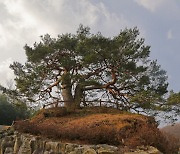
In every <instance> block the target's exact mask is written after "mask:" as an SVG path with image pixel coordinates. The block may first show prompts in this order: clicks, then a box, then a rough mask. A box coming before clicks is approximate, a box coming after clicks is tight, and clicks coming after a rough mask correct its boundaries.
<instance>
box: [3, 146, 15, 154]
mask: <svg viewBox="0 0 180 154" xmlns="http://www.w3.org/2000/svg"><path fill="white" fill-rule="evenodd" d="M12 153H13V148H12V147H7V148H6V150H5V151H4V154H12Z"/></svg>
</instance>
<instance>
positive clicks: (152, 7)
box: [134, 0, 165, 12]
mask: <svg viewBox="0 0 180 154" xmlns="http://www.w3.org/2000/svg"><path fill="white" fill-rule="evenodd" d="M134 1H135V2H136V3H137V4H139V5H140V6H143V7H144V8H146V9H148V10H149V11H151V12H155V11H156V10H157V9H158V8H159V7H161V6H162V4H163V3H164V2H165V1H164V0H134Z"/></svg>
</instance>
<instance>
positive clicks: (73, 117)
mask: <svg viewBox="0 0 180 154" xmlns="http://www.w3.org/2000/svg"><path fill="white" fill-rule="evenodd" d="M15 129H16V130H18V131H19V132H23V133H31V134H34V135H41V136H44V137H48V138H54V139H58V140H61V141H63V142H67V141H68V142H71V143H79V144H110V145H116V146H118V147H128V148H135V147H137V146H141V145H145V146H147V145H149V146H154V147H156V148H157V149H159V150H160V151H162V152H163V153H168V154H170V153H173V152H175V151H176V152H177V149H178V147H177V146H176V145H174V144H170V143H169V141H168V140H167V138H166V137H165V136H163V135H162V133H161V132H160V131H159V129H158V128H157V124H156V122H155V121H154V119H153V118H152V117H147V116H143V115H139V114H132V113H122V112H120V111H119V110H115V109H108V108H104V109H103V108H93V109H92V108H87V109H85V110H79V111H77V112H75V113H67V112H66V110H65V109H64V108H53V109H45V110H42V111H40V113H39V114H37V116H35V117H34V118H32V119H31V120H27V121H19V122H17V123H16V124H15Z"/></svg>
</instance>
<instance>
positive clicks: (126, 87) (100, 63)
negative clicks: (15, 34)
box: [10, 25, 170, 112]
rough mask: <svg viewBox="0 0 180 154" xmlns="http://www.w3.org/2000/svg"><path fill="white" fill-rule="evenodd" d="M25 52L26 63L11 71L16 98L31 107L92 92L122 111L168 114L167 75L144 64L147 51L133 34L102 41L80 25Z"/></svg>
mask: <svg viewBox="0 0 180 154" xmlns="http://www.w3.org/2000/svg"><path fill="white" fill-rule="evenodd" d="M24 49H25V51H26V55H27V62H26V63H25V64H24V65H23V64H20V63H18V62H14V63H13V64H12V65H11V66H10V67H11V68H12V69H13V70H14V74H15V75H16V78H15V81H16V87H17V89H16V92H17V95H18V96H21V97H23V98H27V99H28V100H29V101H31V102H32V101H34V102H41V103H42V102H43V103H46V102H50V101H58V100H60V99H61V97H63V99H64V100H66V98H65V97H64V96H66V97H69V98H70V97H71V102H72V101H77V100H78V99H77V98H79V97H80V98H82V97H83V94H84V95H86V94H88V93H92V92H95V93H96V94H98V97H100V95H102V96H103V98H105V99H110V100H111V101H112V100H114V101H116V102H118V103H119V107H120V109H122V110H124V109H126V110H134V111H136V112H138V109H139V108H141V109H143V111H146V110H148V111H149V110H162V109H164V110H165V108H166V107H167V108H169V106H168V105H170V104H168V103H167V102H166V101H164V99H163V96H164V95H165V94H166V93H167V87H168V83H167V76H166V72H165V71H164V70H162V69H161V67H160V65H158V64H157V61H156V60H154V61H153V60H150V59H149V54H150V46H146V45H145V43H144V39H142V38H139V30H138V29H137V28H133V29H125V30H123V31H121V32H120V33H119V34H118V35H117V36H115V37H113V38H107V37H104V36H103V35H102V34H101V33H97V34H91V33H90V28H89V27H83V26H82V25H80V27H79V29H78V30H77V33H76V34H62V35H59V36H58V37H57V38H51V37H50V35H48V34H47V35H45V36H42V37H41V41H40V42H39V43H34V46H33V47H30V46H28V45H26V46H25V48H24ZM97 90H100V91H101V92H104V93H97ZM75 91H78V93H76V92H75ZM61 94H62V95H61ZM63 94H66V95H63ZM76 94H77V95H79V96H77V95H76ZM69 100H70V99H69Z"/></svg>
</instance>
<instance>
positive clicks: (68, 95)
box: [62, 72, 74, 110]
mask: <svg viewBox="0 0 180 154" xmlns="http://www.w3.org/2000/svg"><path fill="white" fill-rule="evenodd" d="M62 97H63V100H64V101H65V103H64V105H65V107H66V108H67V110H72V106H73V103H74V99H73V96H72V91H71V79H70V77H69V74H68V73H67V72H65V73H64V75H63V77H62Z"/></svg>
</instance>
